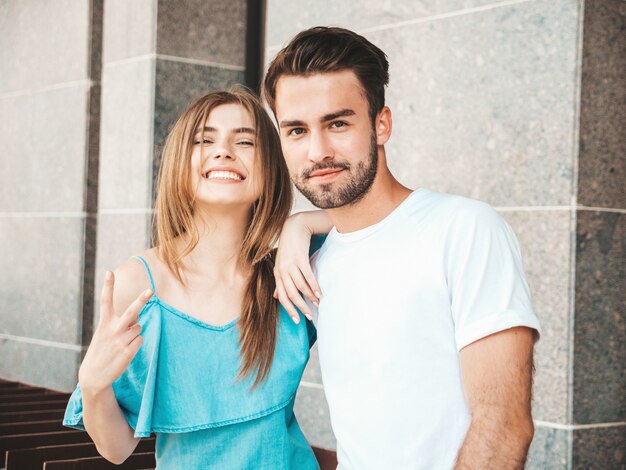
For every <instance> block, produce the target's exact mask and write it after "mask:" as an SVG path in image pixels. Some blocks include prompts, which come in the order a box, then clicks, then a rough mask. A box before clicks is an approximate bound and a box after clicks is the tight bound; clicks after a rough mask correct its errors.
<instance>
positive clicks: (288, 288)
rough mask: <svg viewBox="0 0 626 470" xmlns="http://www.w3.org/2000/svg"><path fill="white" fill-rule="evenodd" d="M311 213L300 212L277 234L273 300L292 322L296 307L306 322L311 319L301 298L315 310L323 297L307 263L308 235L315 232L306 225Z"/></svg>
mask: <svg viewBox="0 0 626 470" xmlns="http://www.w3.org/2000/svg"><path fill="white" fill-rule="evenodd" d="M319 212H321V211H319ZM312 214H313V213H303V212H300V213H298V214H294V215H292V216H290V217H289V218H288V219H287V222H285V225H284V226H283V230H282V232H281V234H280V239H279V242H278V251H277V253H276V263H275V265H274V277H275V278H276V291H275V292H274V297H276V298H277V299H278V300H279V301H280V303H281V304H282V305H283V307H284V308H285V310H287V313H289V315H290V316H291V318H292V319H293V321H294V322H295V323H299V322H300V316H299V315H298V312H297V310H296V307H298V308H299V309H300V311H301V312H302V313H303V314H304V315H305V316H306V317H307V318H308V319H309V320H312V318H313V314H312V313H311V309H310V308H309V306H308V305H307V304H306V302H305V301H304V298H303V297H302V296H303V295H304V296H305V297H306V298H307V299H308V300H309V301H310V302H311V303H312V304H313V305H315V306H316V307H317V306H318V305H319V301H320V297H321V295H322V294H321V289H320V286H319V284H318V283H317V280H316V279H315V275H314V274H313V270H312V269H311V264H310V262H309V246H310V245H311V236H312V235H313V233H317V232H315V231H313V230H312V229H311V227H310V224H309V223H307V222H309V221H310V220H307V218H308V219H310V218H311V216H312ZM317 217H319V215H318V216H317ZM294 305H295V306H294Z"/></svg>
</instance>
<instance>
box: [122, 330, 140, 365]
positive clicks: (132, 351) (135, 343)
mask: <svg viewBox="0 0 626 470" xmlns="http://www.w3.org/2000/svg"><path fill="white" fill-rule="evenodd" d="M142 344H143V337H141V336H137V337H136V338H135V339H134V340H132V341H131V342H130V344H129V345H128V346H127V347H126V348H125V349H124V354H125V355H126V360H127V362H128V363H130V361H132V360H133V358H134V357H135V356H136V355H137V352H138V351H139V348H140V347H141V345H142Z"/></svg>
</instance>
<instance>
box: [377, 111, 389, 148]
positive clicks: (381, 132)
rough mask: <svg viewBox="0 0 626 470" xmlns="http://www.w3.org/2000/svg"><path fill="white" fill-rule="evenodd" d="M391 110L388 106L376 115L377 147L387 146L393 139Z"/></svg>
mask: <svg viewBox="0 0 626 470" xmlns="http://www.w3.org/2000/svg"><path fill="white" fill-rule="evenodd" d="M391 128H392V121H391V109H389V107H388V106H383V108H382V109H381V110H380V111H379V112H378V114H377V115H376V127H375V130H376V145H385V144H386V143H387V141H388V140H389V138H390V137H391Z"/></svg>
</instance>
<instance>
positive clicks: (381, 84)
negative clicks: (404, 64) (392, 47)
mask: <svg viewBox="0 0 626 470" xmlns="http://www.w3.org/2000/svg"><path fill="white" fill-rule="evenodd" d="M341 70H352V71H353V72H354V74H355V75H356V76H357V78H358V80H359V82H360V83H361V87H362V88H363V92H364V94H365V98H366V99H367V102H368V105H369V114H370V117H371V119H372V122H374V120H375V119H376V115H377V114H378V112H379V111H380V110H381V109H382V107H383V106H385V86H386V85H387V83H389V62H388V61H387V56H386V55H385V53H384V52H383V51H381V50H380V49H379V48H378V47H376V46H375V45H374V44H372V43H371V42H369V41H368V40H367V39H365V38H364V37H363V36H360V35H358V34H356V33H355V32H354V31H350V30H348V29H343V28H335V27H325V26H316V27H315V28H310V29H307V30H305V31H302V32H300V33H298V35H297V36H295V37H294V38H293V39H292V40H291V42H290V43H289V44H288V45H287V46H286V47H285V48H284V49H282V50H281V51H280V52H279V53H278V55H277V56H276V57H275V58H274V60H273V61H272V63H271V64H270V66H269V69H268V71H267V74H266V75H265V80H264V83H263V94H264V96H265V99H266V101H267V103H268V104H269V106H270V108H272V111H274V112H276V83H277V82H278V79H279V78H280V77H281V76H283V75H313V74H316V73H324V72H338V71H341Z"/></svg>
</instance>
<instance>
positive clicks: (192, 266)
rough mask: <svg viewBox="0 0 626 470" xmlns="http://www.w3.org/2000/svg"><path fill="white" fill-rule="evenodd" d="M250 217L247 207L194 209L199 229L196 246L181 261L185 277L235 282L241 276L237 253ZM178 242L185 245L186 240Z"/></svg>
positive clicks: (242, 268) (241, 270)
mask: <svg viewBox="0 0 626 470" xmlns="http://www.w3.org/2000/svg"><path fill="white" fill-rule="evenodd" d="M249 217H250V209H249V208H245V209H239V208H232V207H231V208H226V209H225V210H220V211H217V210H211V211H208V210H197V211H196V213H195V215H194V221H195V223H196V227H197V228H198V235H199V239H198V243H197V245H196V246H195V248H194V249H193V250H192V251H191V253H189V254H188V255H187V256H186V257H185V259H184V261H183V262H184V266H185V267H184V270H185V271H186V272H187V273H188V275H191V276H194V277H195V275H200V276H209V277H214V276H220V277H222V278H223V279H225V280H228V279H231V280H232V281H233V282H234V281H235V280H236V278H238V277H239V276H241V275H242V274H244V273H243V271H245V268H244V267H242V266H241V263H240V259H239V254H240V252H241V246H242V243H243V239H244V237H245V235H246V232H247V230H248V224H249ZM181 241H182V242H183V243H185V244H186V243H187V241H188V240H187V239H186V240H181ZM181 248H182V247H181Z"/></svg>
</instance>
